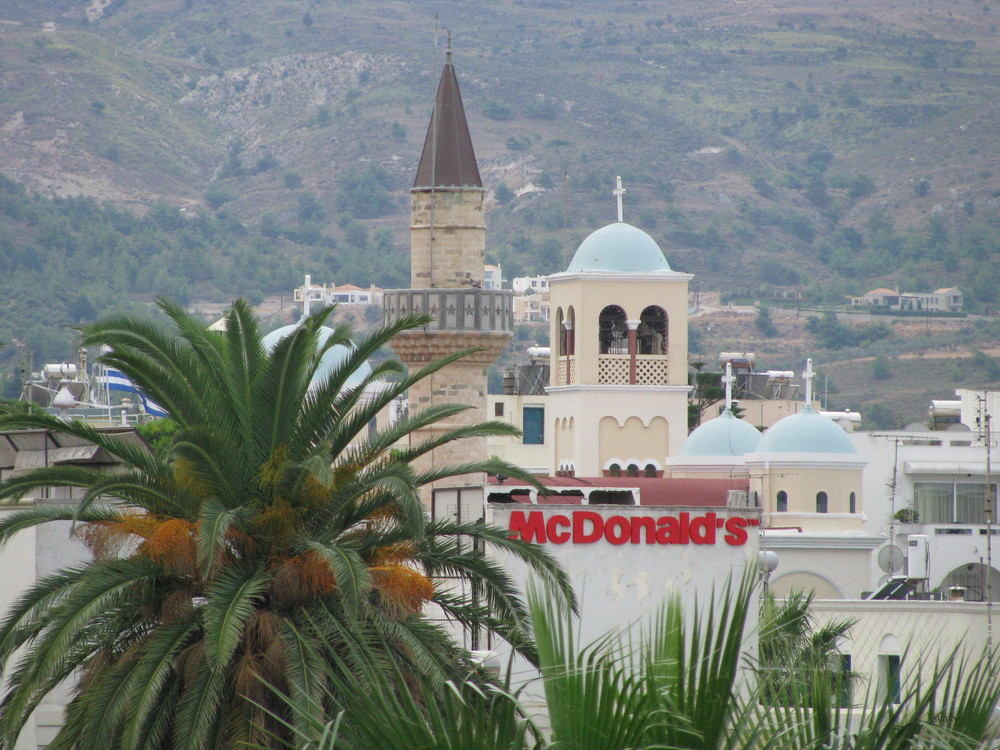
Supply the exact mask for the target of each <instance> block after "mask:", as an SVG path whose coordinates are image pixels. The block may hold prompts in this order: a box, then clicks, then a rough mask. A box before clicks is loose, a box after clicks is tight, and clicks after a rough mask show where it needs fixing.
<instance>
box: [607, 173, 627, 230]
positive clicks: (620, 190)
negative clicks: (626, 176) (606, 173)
mask: <svg viewBox="0 0 1000 750" xmlns="http://www.w3.org/2000/svg"><path fill="white" fill-rule="evenodd" d="M615 181H616V187H615V189H614V190H612V191H611V194H612V195H613V196H615V198H617V199H618V221H624V218H622V196H623V195H625V193H626V192H627V191H626V190H625V188H623V187H622V177H621V175H617V176H616V177H615Z"/></svg>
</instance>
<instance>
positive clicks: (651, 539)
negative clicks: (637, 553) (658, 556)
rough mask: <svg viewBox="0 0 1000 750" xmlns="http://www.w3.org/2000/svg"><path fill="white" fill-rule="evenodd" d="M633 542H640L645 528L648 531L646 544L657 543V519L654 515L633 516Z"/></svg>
mask: <svg viewBox="0 0 1000 750" xmlns="http://www.w3.org/2000/svg"><path fill="white" fill-rule="evenodd" d="M631 520H632V544H638V543H639V537H640V536H641V532H642V531H643V530H645V531H646V544H656V521H654V520H653V518H652V516H632V519H631Z"/></svg>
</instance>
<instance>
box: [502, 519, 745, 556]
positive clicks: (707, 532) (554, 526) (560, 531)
mask: <svg viewBox="0 0 1000 750" xmlns="http://www.w3.org/2000/svg"><path fill="white" fill-rule="evenodd" d="M759 523H760V521H759V520H758V519H755V518H744V517H742V516H730V517H726V516H722V517H720V516H719V514H717V513H715V512H708V513H704V514H701V515H695V516H694V517H692V515H691V513H689V512H682V513H678V514H676V515H670V516H660V517H658V518H657V517H654V516H640V515H634V516H623V515H618V516H610V517H609V518H605V517H604V516H602V515H601V514H600V513H598V512H596V511H592V510H576V511H572V512H571V514H566V513H551V514H548V515H547V514H546V513H545V512H544V511H541V510H531V511H523V510H512V511H511V513H510V536H511V538H512V539H521V540H523V541H525V542H537V543H538V544H546V543H551V544H566V543H567V542H572V543H573V544H593V543H595V542H598V541H600V540H601V539H605V540H607V541H608V542H609V543H611V544H614V545H620V544H627V543H631V544H643V543H644V542H645V544H699V545H700V544H716V543H717V542H718V536H719V534H718V533H717V530H718V529H724V530H725V535H724V536H723V539H724V540H725V542H726V544H728V545H730V546H731V547H739V546H741V545H743V544H746V543H747V541H748V539H749V538H750V535H749V534H748V533H747V527H748V526H756V525H758V524H759ZM643 537H645V539H643Z"/></svg>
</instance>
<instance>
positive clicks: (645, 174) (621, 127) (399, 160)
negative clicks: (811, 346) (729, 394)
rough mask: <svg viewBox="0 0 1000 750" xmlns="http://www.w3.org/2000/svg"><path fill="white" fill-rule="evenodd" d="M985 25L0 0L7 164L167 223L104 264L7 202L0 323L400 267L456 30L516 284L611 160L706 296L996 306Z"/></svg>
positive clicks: (637, 218)
mask: <svg viewBox="0 0 1000 750" xmlns="http://www.w3.org/2000/svg"><path fill="white" fill-rule="evenodd" d="M41 5H44V7H39V6H41ZM435 14H438V15H439V16H440V19H441V21H440V27H441V31H440V34H439V37H440V45H439V46H438V47H437V48H435V46H434V38H435V33H434V31H435V21H434V18H435ZM997 14H1000V4H997V3H995V2H992V1H987V2H979V1H978V0H976V1H973V0H954V1H948V2H945V1H944V0H932V1H931V2H926V3H925V2H917V1H916V0H909V1H906V2H903V1H901V0H887V1H886V2H880V3H878V4H873V3H870V2H862V1H861V0H843V1H842V2H837V3H833V2H804V1H801V0H800V1H796V0H780V1H778V2H768V3H745V2H744V3H740V2H732V1H731V0H703V2H700V3H697V4H693V3H689V2H680V0H677V1H676V2H665V1H655V2H654V0H630V1H628V2H597V0H585V1H579V0H578V1H576V2H570V0H546V1H544V2H525V1H524V0H496V1H495V2H491V3H488V4H487V3H482V2H474V1H473V0H449V2H443V1H441V2H433V1H430V0H428V1H424V0H413V1H411V2H377V3H376V2H350V1H341V0H337V1H336V2H334V1H333V0H309V1H307V0H268V1H267V2H265V1H264V0H49V2H46V3H44V4H41V3H37V2H32V1H31V0H7V2H5V3H3V5H2V6H0V82H2V85H3V90H4V92H5V96H4V97H0V146H2V149H3V154H4V158H3V159H2V161H0V173H2V174H3V175H5V176H6V177H8V178H10V179H12V180H14V181H17V182H19V183H23V184H24V185H25V186H26V187H27V188H28V190H29V191H36V192H37V193H39V194H40V195H41V196H63V197H65V196H72V195H77V194H83V195H86V196H91V197H93V198H94V199H96V201H97V203H96V204H94V205H95V208H96V210H104V209H103V208H102V202H104V201H107V202H109V206H111V207H113V208H109V209H108V210H109V211H111V210H113V211H115V212H121V211H123V210H124V211H125V212H133V213H134V214H135V219H134V220H135V222H137V224H136V226H140V225H141V223H142V222H143V221H147V220H146V219H143V218H141V217H142V216H143V215H144V214H146V213H147V212H148V211H149V210H150V209H151V208H154V207H155V208H156V210H157V211H158V212H159V213H158V216H160V221H159V222H158V223H157V224H156V227H155V230H150V232H151V234H150V233H147V234H146V235H145V236H144V239H140V238H139V237H138V236H136V234H135V233H133V234H128V233H124V232H121V231H118V230H115V229H114V227H115V226H117V225H120V224H121V223H122V222H121V221H119V220H117V219H115V218H114V217H115V216H117V215H118V214H114V213H112V214H108V215H106V216H104V217H102V219H101V221H100V222H98V223H102V224H104V225H106V226H109V227H112V229H111V230H109V231H112V230H113V231H116V232H117V234H115V236H114V237H113V238H111V237H110V236H109V237H108V238H107V239H108V240H109V241H111V239H113V243H112V244H113V245H114V247H115V252H114V253H112V254H110V255H106V256H103V260H98V259H97V258H92V257H90V255H89V254H88V251H86V250H84V251H80V250H78V249H77V250H74V249H73V243H70V242H67V241H66V236H67V234H66V233H67V232H77V233H79V231H78V230H76V229H73V228H72V227H70V228H69V229H67V228H66V227H64V226H63V225H62V224H61V223H60V222H62V221H63V220H62V219H60V220H58V221H56V220H55V219H53V220H52V221H49V222H47V227H48V228H47V229H46V231H45V232H42V231H40V229H39V225H38V222H37V221H36V223H35V224H32V223H31V221H30V220H29V219H26V218H25V217H24V216H14V215H11V214H10V213H9V212H4V213H0V229H2V230H3V231H2V234H0V254H2V255H0V258H2V261H3V265H4V267H5V270H6V271H7V272H8V273H7V277H8V278H7V281H6V282H5V287H4V292H5V294H6V296H7V297H8V299H10V298H11V295H12V294H13V295H14V296H19V295H18V292H20V291H23V290H25V289H32V290H35V293H34V294H33V295H32V296H33V297H34V299H33V300H32V303H31V304H26V303H25V302H21V303H18V302H17V301H12V302H11V303H10V304H9V305H8V309H7V311H6V312H5V313H3V317H2V318H0V339H3V340H5V341H8V342H10V341H12V340H13V338H14V337H18V338H19V340H22V341H25V343H26V346H28V347H29V348H30V349H31V350H32V351H35V352H36V353H37V356H38V357H53V356H64V354H63V353H62V352H63V350H64V347H65V346H66V344H67V343H69V340H70V336H69V334H68V333H65V332H59V333H56V334H52V333H49V334H42V333H41V332H40V328H41V327H42V323H41V322H40V321H38V320H37V319H34V320H31V321H30V322H29V320H28V318H27V316H29V315H31V314H33V312H34V313H35V314H37V310H38V309H39V307H38V304H37V303H38V301H39V300H49V301H50V303H51V301H53V300H55V301H57V304H56V309H57V312H58V315H56V317H57V318H58V321H56V322H57V325H64V324H70V323H75V322H77V321H78V320H79V319H81V315H80V313H81V312H84V313H87V314H99V313H100V312H103V311H105V310H108V309H111V308H114V307H116V306H118V307H121V306H127V305H129V304H131V303H132V302H133V301H135V300H144V299H148V298H149V297H150V296H151V295H152V294H153V293H156V292H162V291H166V292H169V293H170V294H172V295H175V296H181V297H182V298H185V299H189V300H199V299H206V300H213V301H221V300H222V299H225V298H226V297H229V296H232V295H235V294H240V293H247V292H251V293H252V294H253V295H254V296H259V295H266V294H272V293H273V294H276V293H278V292H282V291H283V292H285V293H286V294H287V292H288V290H289V286H290V285H289V280H290V279H294V278H297V277H298V276H300V275H301V274H302V273H304V272H310V273H312V274H313V276H314V278H316V279H317V280H320V281H336V282H337V283H344V282H352V283H358V284H368V283H371V282H374V283H377V284H380V285H382V286H393V285H397V284H402V283H405V279H406V278H407V276H408V274H407V268H406V262H407V258H406V249H407V238H406V228H407V214H406V209H407V195H406V189H407V188H408V186H409V181H410V180H411V179H412V174H413V171H414V169H415V164H416V160H417V157H418V155H419V149H420V146H421V143H422V139H423V133H424V129H425V127H426V122H427V118H428V114H429V107H430V102H431V97H432V95H433V88H434V84H435V80H436V76H437V72H438V69H439V67H440V64H441V62H442V58H443V45H444V39H445V32H444V28H445V27H448V28H450V29H452V31H453V47H454V49H455V56H456V66H457V70H458V73H459V77H460V81H461V84H462V87H463V94H464V97H465V102H466V107H467V110H468V113H469V119H470V124H471V128H472V130H473V137H474V139H475V143H476V149H477V153H478V156H479V159H480V162H481V165H482V171H483V176H484V180H485V182H486V184H487V187H488V188H489V189H490V190H491V191H492V194H491V203H492V205H491V210H490V214H489V223H490V238H489V253H490V256H491V259H492V260H494V261H499V262H501V263H502V264H503V265H504V268H505V270H506V274H507V276H508V278H509V277H511V276H513V275H517V274H520V273H524V272H541V273H548V272H552V271H555V270H558V269H559V268H561V267H563V266H564V264H565V263H566V261H567V260H568V257H569V254H571V253H572V251H573V249H574V248H575V246H576V244H577V243H578V242H579V241H580V240H581V239H582V238H583V237H584V236H585V235H586V234H587V233H588V232H589V231H591V230H592V229H594V228H596V227H598V226H600V225H602V224H603V223H606V222H607V221H609V220H610V219H612V218H613V203H612V200H611V197H610V194H609V193H610V189H611V186H612V184H613V181H614V176H615V175H616V174H621V175H622V177H623V179H624V181H625V185H626V187H627V189H628V194H627V196H626V218H627V220H629V221H631V222H633V223H635V224H637V225H638V226H640V227H643V228H644V229H646V230H647V231H649V232H651V233H652V234H653V235H654V236H655V237H656V238H657V239H658V240H659V241H660V242H661V245H662V246H663V248H664V250H665V252H666V254H667V257H668V259H669V260H670V262H671V264H672V266H673V267H674V268H677V269H681V270H685V271H691V272H694V273H696V274H697V276H698V283H699V285H700V288H703V289H717V290H723V291H730V292H739V291H740V290H742V293H743V294H744V295H746V296H750V297H759V298H764V297H767V296H769V295H771V294H773V293H775V292H783V293H795V294H800V295H805V296H808V297H809V298H810V299H811V301H813V302H827V303H831V302H833V303H836V302H840V301H842V299H843V297H844V296H845V295H848V294H851V293H860V292H862V291H865V290H866V289H867V288H871V287H874V286H881V285H898V286H900V287H901V288H905V289H913V290H915V289H927V288H932V287H937V286H942V285H957V286H959V287H961V288H962V289H963V291H964V292H965V293H966V300H967V303H968V304H969V305H970V307H972V308H973V310H976V311H980V312H995V311H996V307H997V303H998V287H1000V263H998V262H997V261H998V257H997V256H998V247H1000V219H998V204H1000V186H998V184H997V179H996V178H995V177H994V175H1000V138H998V133H997V129H998V124H997V123H998V122H1000V118H998V114H1000V113H998V108H1000V104H998V101H1000V98H998V96H997V93H998V82H1000V65H998V62H1000V59H998V58H1000V36H998V32H997V24H998V23H1000V21H998V20H997V18H996V15H997ZM51 209H52V212H53V213H52V215H53V216H55V215H59V214H62V215H65V214H66V210H67V209H66V206H65V205H62V206H58V205H55V204H53V205H52V206H51ZM168 209H170V211H168ZM174 209H179V210H180V211H179V214H178V216H179V217H180V220H182V221H183V222H186V223H182V224H178V225H176V226H175V218H176V217H175V215H174V214H173V213H171V211H173V210H174ZM88 210H89V209H88ZM35 213H36V214H38V215H42V214H44V215H46V216H47V215H49V211H48V210H47V209H46V208H44V207H43V206H42V205H41V204H38V206H37V207H36V211H35ZM43 223H46V222H43ZM125 223H128V222H125ZM139 234H141V232H139ZM93 241H94V242H98V243H99V242H100V240H99V239H94V240H93ZM88 247H89V245H88ZM59 248H63V249H59ZM74 253H77V255H76V256H75V260H74V261H73V262H69V260H70V259H72V258H73V257H74ZM91 255H92V254H91ZM42 256H44V257H45V258H46V262H45V263H41V262H39V260H38V258H39V257H42ZM62 257H65V258H66V259H67V262H66V263H62V264H60V263H59V258H62ZM88 258H89V262H88ZM109 264H110V266H109ZM150 267H152V268H153V270H150ZM67 269H71V272H72V275H71V277H70V278H60V279H59V281H58V283H56V282H55V281H54V280H53V278H54V277H64V276H65V275H66V273H67ZM123 269H124V270H123ZM158 278H159V279H160V280H161V281H160V282H157V281H156V280H157V279H158ZM67 295H71V296H72V299H70V300H69V301H68V302H67ZM80 296H82V297H83V300H79V299H77V298H78V297H80ZM77 302H79V304H70V303H77ZM64 308H65V309H64ZM70 308H71V309H70ZM84 319H85V318H84ZM29 323H30V324H29ZM26 327H30V328H31V329H32V331H31V332H29V333H25V328H26ZM36 329H39V330H36ZM908 346H909V345H902V344H901V347H902V348H908ZM4 353H6V354H7V357H8V361H10V360H11V358H12V356H13V355H12V352H11V350H10V349H8V350H4V352H0V354H4ZM834 356H839V354H837V355H834Z"/></svg>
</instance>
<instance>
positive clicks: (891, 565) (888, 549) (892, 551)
mask: <svg viewBox="0 0 1000 750" xmlns="http://www.w3.org/2000/svg"><path fill="white" fill-rule="evenodd" d="M904 560H906V557H905V556H904V555H903V550H901V549H900V548H899V547H897V546H896V545H895V544H887V545H886V546H885V547H883V548H882V549H880V550H879V551H878V566H879V567H880V568H881V569H882V570H884V571H885V572H886V573H888V574H889V575H890V576H892V574H893V573H895V572H896V571H899V570H902V569H903V561H904Z"/></svg>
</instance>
